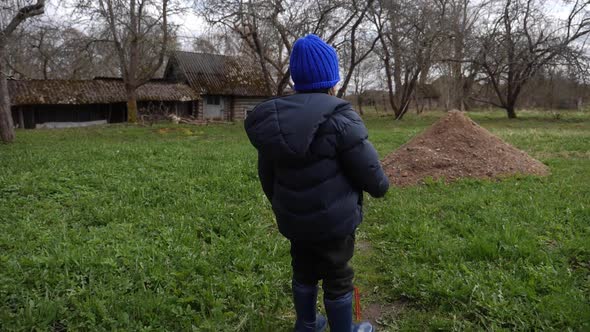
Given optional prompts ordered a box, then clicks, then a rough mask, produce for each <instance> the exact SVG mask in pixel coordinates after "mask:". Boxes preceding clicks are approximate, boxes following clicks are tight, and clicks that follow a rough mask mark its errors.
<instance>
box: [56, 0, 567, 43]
mask: <svg viewBox="0 0 590 332" xmlns="http://www.w3.org/2000/svg"><path fill="white" fill-rule="evenodd" d="M74 1H75V0H48V4H47V9H46V13H47V17H52V20H67V19H68V18H69V17H70V16H71V11H72V8H71V6H72V3H73V2H74ZM186 2H187V3H189V2H191V3H192V1H186ZM569 8H571V6H568V5H565V4H564V2H563V1H562V0H547V1H546V2H545V10H546V11H547V13H549V14H550V15H552V16H554V17H555V18H557V19H565V18H567V15H568V13H569ZM170 20H171V21H173V22H174V23H176V24H178V25H179V26H180V29H179V31H178V37H179V41H180V42H181V43H182V44H183V48H185V49H187V48H190V47H191V46H190V45H191V44H192V39H194V38H195V37H196V36H199V35H202V34H204V33H206V32H207V29H208V25H207V24H206V23H205V22H204V20H203V19H201V18H200V17H198V16H197V15H196V14H195V12H194V10H192V9H190V10H187V11H186V12H185V13H183V14H182V15H175V16H174V17H171V18H170Z"/></svg>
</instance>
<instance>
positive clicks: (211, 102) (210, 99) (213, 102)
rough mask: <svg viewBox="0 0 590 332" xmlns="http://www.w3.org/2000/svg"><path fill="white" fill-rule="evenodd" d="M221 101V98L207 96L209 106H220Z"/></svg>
mask: <svg viewBox="0 0 590 332" xmlns="http://www.w3.org/2000/svg"><path fill="white" fill-rule="evenodd" d="M220 101H221V98H220V97H219V96H207V105H219V103H220Z"/></svg>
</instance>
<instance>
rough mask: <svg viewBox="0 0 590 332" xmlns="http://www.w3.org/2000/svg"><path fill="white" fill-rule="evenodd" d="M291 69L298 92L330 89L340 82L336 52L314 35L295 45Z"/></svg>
mask: <svg viewBox="0 0 590 332" xmlns="http://www.w3.org/2000/svg"><path fill="white" fill-rule="evenodd" d="M289 69H290V70H291V78H292V79H293V82H294V83H295V90H296V91H305V90H317V89H329V88H331V87H333V86H335V85H336V83H338V81H340V73H339V72H338V55H336V51H335V50H334V49H333V48H332V47H331V46H330V45H328V44H326V43H325V42H324V41H323V40H322V39H321V38H320V37H318V36H316V35H314V34H310V35H307V36H305V37H301V38H299V39H297V41H296V42H295V44H293V50H292V51H291V59H290V61H289Z"/></svg>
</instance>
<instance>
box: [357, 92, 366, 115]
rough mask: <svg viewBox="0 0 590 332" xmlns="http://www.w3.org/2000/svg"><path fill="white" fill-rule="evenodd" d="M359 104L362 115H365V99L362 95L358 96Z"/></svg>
mask: <svg viewBox="0 0 590 332" xmlns="http://www.w3.org/2000/svg"><path fill="white" fill-rule="evenodd" d="M357 102H358V108H359V113H360V115H365V111H364V110H363V97H361V95H360V94H357Z"/></svg>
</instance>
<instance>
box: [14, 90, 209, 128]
mask: <svg viewBox="0 0 590 332" xmlns="http://www.w3.org/2000/svg"><path fill="white" fill-rule="evenodd" d="M8 90H9V93H10V97H11V98H10V99H11V105H12V108H11V110H12V116H13V119H14V122H15V125H16V126H18V127H20V128H36V127H39V126H42V124H45V123H63V122H74V123H82V122H89V121H103V122H106V123H116V122H125V121H126V120H127V105H126V103H127V96H126V93H125V86H124V84H123V81H122V80H121V79H95V80H78V81H75V80H20V81H17V80H9V81H8ZM199 99H200V97H199V95H198V94H197V93H196V92H195V91H194V90H193V89H191V88H190V87H189V86H188V85H186V84H183V83H170V82H165V81H157V80H156V81H150V82H148V83H146V84H145V85H143V86H141V87H140V88H139V89H138V90H137V103H138V108H139V113H140V116H145V115H146V114H148V115H149V114H153V113H175V114H177V115H180V116H190V115H195V112H196V109H197V106H198V101H199Z"/></svg>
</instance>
